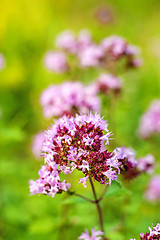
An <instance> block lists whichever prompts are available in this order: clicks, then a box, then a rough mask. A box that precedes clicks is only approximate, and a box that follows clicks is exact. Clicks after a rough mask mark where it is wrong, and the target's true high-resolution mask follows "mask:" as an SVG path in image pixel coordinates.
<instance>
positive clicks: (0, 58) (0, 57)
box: [0, 54, 5, 70]
mask: <svg viewBox="0 0 160 240" xmlns="http://www.w3.org/2000/svg"><path fill="white" fill-rule="evenodd" d="M4 67H5V59H4V56H3V55H2V54H0V70H2V69H3V68H4Z"/></svg>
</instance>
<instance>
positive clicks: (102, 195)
mask: <svg viewBox="0 0 160 240" xmlns="http://www.w3.org/2000/svg"><path fill="white" fill-rule="evenodd" d="M107 188H108V185H106V186H105V188H104V190H103V192H102V194H101V196H100V198H99V199H98V201H99V202H100V201H101V200H102V199H103V197H104V195H105V193H106V191H107Z"/></svg>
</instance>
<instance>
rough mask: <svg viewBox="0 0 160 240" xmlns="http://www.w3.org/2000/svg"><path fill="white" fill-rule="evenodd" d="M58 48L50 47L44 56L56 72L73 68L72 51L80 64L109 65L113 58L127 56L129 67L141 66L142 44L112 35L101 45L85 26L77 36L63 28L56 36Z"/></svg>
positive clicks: (87, 65) (46, 64) (46, 62)
mask: <svg viewBox="0 0 160 240" xmlns="http://www.w3.org/2000/svg"><path fill="white" fill-rule="evenodd" d="M55 45H56V47H57V48H59V51H55V52H54V51H50V52H48V53H46V56H45V57H44V64H45V66H46V68H47V69H49V70H51V71H54V72H56V73H64V72H66V71H68V70H69V69H70V67H69V65H70V63H69V62H70V61H69V59H70V57H69V54H71V55H73V56H74V57H75V62H77V66H79V67H82V68H86V67H102V68H105V69H106V68H107V66H108V65H109V64H110V61H117V60H120V59H121V58H126V59H127V67H139V66H140V65H141V61H140V59H139V57H137V55H139V53H140V50H139V48H137V47H135V46H133V45H130V44H128V43H127V42H126V41H125V40H124V39H123V38H121V37H118V36H111V37H108V38H105V39H103V40H102V41H101V43H100V44H99V45H98V44H96V43H95V42H94V41H93V39H92V37H91V34H90V33H89V32H88V31H86V30H82V31H81V32H80V33H79V35H78V36H75V35H74V33H72V32H71V31H64V32H62V33H61V34H59V35H58V36H57V38H56V40H55Z"/></svg>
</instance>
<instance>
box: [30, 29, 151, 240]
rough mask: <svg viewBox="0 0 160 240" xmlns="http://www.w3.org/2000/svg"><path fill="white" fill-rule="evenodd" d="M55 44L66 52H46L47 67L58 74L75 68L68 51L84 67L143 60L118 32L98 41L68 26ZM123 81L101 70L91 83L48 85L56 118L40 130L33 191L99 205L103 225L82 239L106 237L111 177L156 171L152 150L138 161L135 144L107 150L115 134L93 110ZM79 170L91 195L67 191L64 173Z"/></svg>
mask: <svg viewBox="0 0 160 240" xmlns="http://www.w3.org/2000/svg"><path fill="white" fill-rule="evenodd" d="M56 45H57V46H58V47H59V48H60V49H62V50H63V51H61V52H49V53H47V55H46V56H45V59H44V62H45V66H46V67H47V68H48V69H49V70H52V71H55V72H57V73H64V72H66V71H69V70H70V69H71V66H70V64H69V62H68V61H67V54H72V55H74V56H75V59H77V62H78V65H79V67H80V68H81V70H82V71H83V68H86V67H94V68H95V67H96V68H97V67H98V68H103V69H108V66H109V65H110V64H109V63H110V62H114V61H115V62H116V61H117V60H119V59H121V58H122V57H123V58H126V59H127V62H126V64H127V65H126V66H127V67H137V66H139V62H140V61H139V60H138V59H137V58H136V55H137V54H138V50H137V48H136V47H134V46H132V45H129V44H128V43H127V42H126V41H125V40H124V39H122V38H120V37H117V36H113V37H110V38H106V39H104V40H103V41H102V42H101V44H100V45H99V46H98V45H97V44H95V43H93V41H92V39H91V36H90V34H89V33H88V32H86V31H82V32H81V33H80V35H79V36H78V37H75V36H74V35H73V34H72V33H71V32H68V31H67V32H64V33H62V34H61V35H59V36H58V38H57V40H56ZM121 86H122V82H121V80H119V78H117V77H116V76H114V75H113V74H108V73H102V74H101V75H100V76H99V77H98V78H97V79H96V80H95V81H94V82H93V83H92V84H90V85H88V86H83V85H82V83H80V82H73V81H72V82H69V81H68V82H65V83H63V84H62V85H52V86H50V87H49V88H48V89H47V90H45V91H44V92H43V93H42V96H41V104H42V107H43V112H44V115H45V117H47V118H49V117H56V118H57V120H56V121H55V123H54V125H52V126H51V127H50V128H49V129H48V130H47V131H45V132H44V134H43V133H40V134H39V135H37V136H36V138H35V140H34V144H33V145H32V150H33V152H34V154H35V156H36V158H38V157H39V155H40V151H41V152H42V156H43V158H44V163H45V164H44V165H43V166H42V167H41V168H40V170H39V172H38V174H39V178H38V179H37V180H35V181H33V180H30V192H31V194H37V193H38V194H44V195H48V196H51V197H54V196H55V195H56V194H60V193H62V192H67V193H69V194H70V195H75V196H77V197H80V198H83V199H85V200H86V201H88V202H90V203H91V204H95V206H96V209H97V214H98V219H99V225H100V230H99V231H96V230H95V229H94V228H93V229H92V231H91V235H90V234H89V232H88V231H87V230H86V231H85V232H84V233H82V234H81V236H80V237H79V239H82V240H100V239H103V240H107V239H108V238H107V237H106V235H105V231H104V222H103V216H102V209H101V206H100V202H101V201H102V200H103V197H104V195H105V192H106V190H107V188H108V187H109V185H111V183H112V181H118V180H117V177H118V175H119V174H120V175H123V177H124V179H127V180H130V179H132V178H134V177H136V176H138V175H139V174H140V173H142V172H148V173H150V172H152V170H153V167H154V157H153V156H152V155H147V156H146V157H144V158H140V159H139V160H136V159H135V152H134V150H133V149H131V148H126V147H117V148H115V149H113V151H109V150H108V149H107V146H108V145H109V140H110V136H111V135H112V133H111V132H110V131H109V130H108V123H107V122H106V121H105V120H104V119H103V118H102V117H101V116H100V114H98V113H95V112H100V108H101V106H100V105H101V104H100V99H99V96H98V93H99V92H101V93H104V94H113V96H112V97H114V94H115V93H117V92H119V91H120V89H121ZM58 117H59V119H58ZM75 171H78V172H80V173H81V174H82V177H81V178H80V179H79V181H78V182H77V183H82V185H83V187H84V188H87V186H88V184H90V186H91V189H92V192H93V197H94V198H93V199H91V198H88V197H85V196H83V195H81V194H80V193H77V192H75V191H74V189H72V190H69V189H70V188H71V187H72V186H71V183H69V182H67V180H62V176H63V177H64V176H65V175H67V174H69V175H70V174H72V173H73V172H75ZM95 182H99V184H102V185H104V191H103V192H102V194H101V195H100V196H98V195H97V191H96V188H95ZM146 236H148V235H146ZM143 239H145V238H143ZM146 239H147V238H146ZM150 239H152V238H150Z"/></svg>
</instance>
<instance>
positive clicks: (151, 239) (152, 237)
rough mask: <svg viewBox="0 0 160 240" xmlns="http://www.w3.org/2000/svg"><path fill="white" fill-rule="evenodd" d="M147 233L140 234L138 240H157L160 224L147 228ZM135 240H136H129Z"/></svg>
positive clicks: (159, 236)
mask: <svg viewBox="0 0 160 240" xmlns="http://www.w3.org/2000/svg"><path fill="white" fill-rule="evenodd" d="M148 229H149V232H148V233H145V234H144V233H141V234H140V240H159V239H160V224H159V223H157V225H156V227H148ZM130 240H136V239H130Z"/></svg>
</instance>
